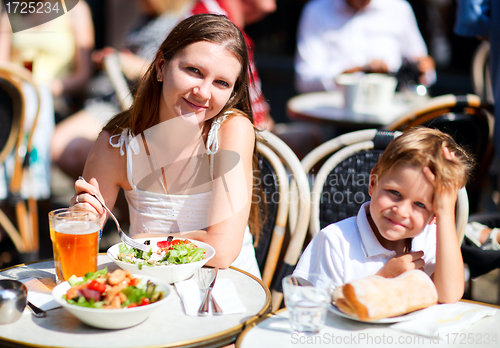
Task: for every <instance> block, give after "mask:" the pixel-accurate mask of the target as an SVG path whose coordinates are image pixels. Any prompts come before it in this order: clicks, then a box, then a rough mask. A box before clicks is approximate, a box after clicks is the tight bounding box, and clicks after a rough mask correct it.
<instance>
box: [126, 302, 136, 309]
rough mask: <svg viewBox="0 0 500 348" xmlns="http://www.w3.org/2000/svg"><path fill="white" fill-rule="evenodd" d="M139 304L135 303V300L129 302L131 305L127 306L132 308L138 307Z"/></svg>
mask: <svg viewBox="0 0 500 348" xmlns="http://www.w3.org/2000/svg"><path fill="white" fill-rule="evenodd" d="M137 306H138V304H137V303H135V302H133V303H131V304H129V305H128V306H127V308H132V307H137Z"/></svg>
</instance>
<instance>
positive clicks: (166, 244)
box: [117, 239, 206, 269]
mask: <svg viewBox="0 0 500 348" xmlns="http://www.w3.org/2000/svg"><path fill="white" fill-rule="evenodd" d="M118 250H119V254H118V255H117V259H118V260H120V261H123V262H127V263H132V264H137V265H138V267H139V269H142V266H160V265H178V264H183V263H191V262H196V261H201V260H203V259H204V258H205V252H206V249H205V248H200V247H198V246H197V245H196V244H194V243H193V242H192V241H190V240H189V239H184V240H183V239H175V240H172V241H170V240H164V241H159V242H157V243H156V246H155V245H153V246H151V249H150V250H149V251H148V252H144V251H142V250H139V249H136V248H133V247H128V246H127V245H125V243H120V244H119V245H118Z"/></svg>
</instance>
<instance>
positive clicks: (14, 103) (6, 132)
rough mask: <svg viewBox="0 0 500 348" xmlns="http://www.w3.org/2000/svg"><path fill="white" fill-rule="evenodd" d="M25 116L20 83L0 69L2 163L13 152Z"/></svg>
mask: <svg viewBox="0 0 500 348" xmlns="http://www.w3.org/2000/svg"><path fill="white" fill-rule="evenodd" d="M23 116H24V97H23V94H22V90H21V86H20V84H19V83H18V81H15V80H13V79H12V78H11V76H10V74H7V73H5V72H3V71H2V70H1V69H0V124H1V125H2V127H0V163H3V162H4V161H5V159H6V158H7V156H8V155H9V154H10V153H11V152H12V150H13V149H14V146H15V144H16V140H17V137H18V134H19V130H20V129H21V123H22V122H23Z"/></svg>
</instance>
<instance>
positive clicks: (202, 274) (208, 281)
mask: <svg viewBox="0 0 500 348" xmlns="http://www.w3.org/2000/svg"><path fill="white" fill-rule="evenodd" d="M217 271H218V268H214V269H212V270H210V271H208V272H207V271H206V270H204V269H199V270H198V284H199V286H200V289H201V290H202V291H205V296H204V297H203V301H202V303H201V306H200V309H199V310H198V315H200V316H205V315H208V309H209V307H210V302H212V307H213V314H215V315H220V314H222V309H221V308H220V307H219V305H218V304H217V302H216V301H215V299H214V298H213V296H212V289H213V287H214V284H215V279H216V278H217Z"/></svg>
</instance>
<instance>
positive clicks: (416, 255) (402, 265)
mask: <svg viewBox="0 0 500 348" xmlns="http://www.w3.org/2000/svg"><path fill="white" fill-rule="evenodd" d="M423 256H424V252H423V251H414V252H410V253H406V254H401V255H396V256H394V257H393V258H392V259H390V260H389V261H387V263H386V264H385V265H384V267H382V268H381V269H380V270H379V271H378V272H377V275H379V276H382V277H384V278H394V277H397V276H398V275H400V274H402V273H404V272H407V271H411V270H414V269H423V267H424V265H425V261H424V259H422V257H423Z"/></svg>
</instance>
